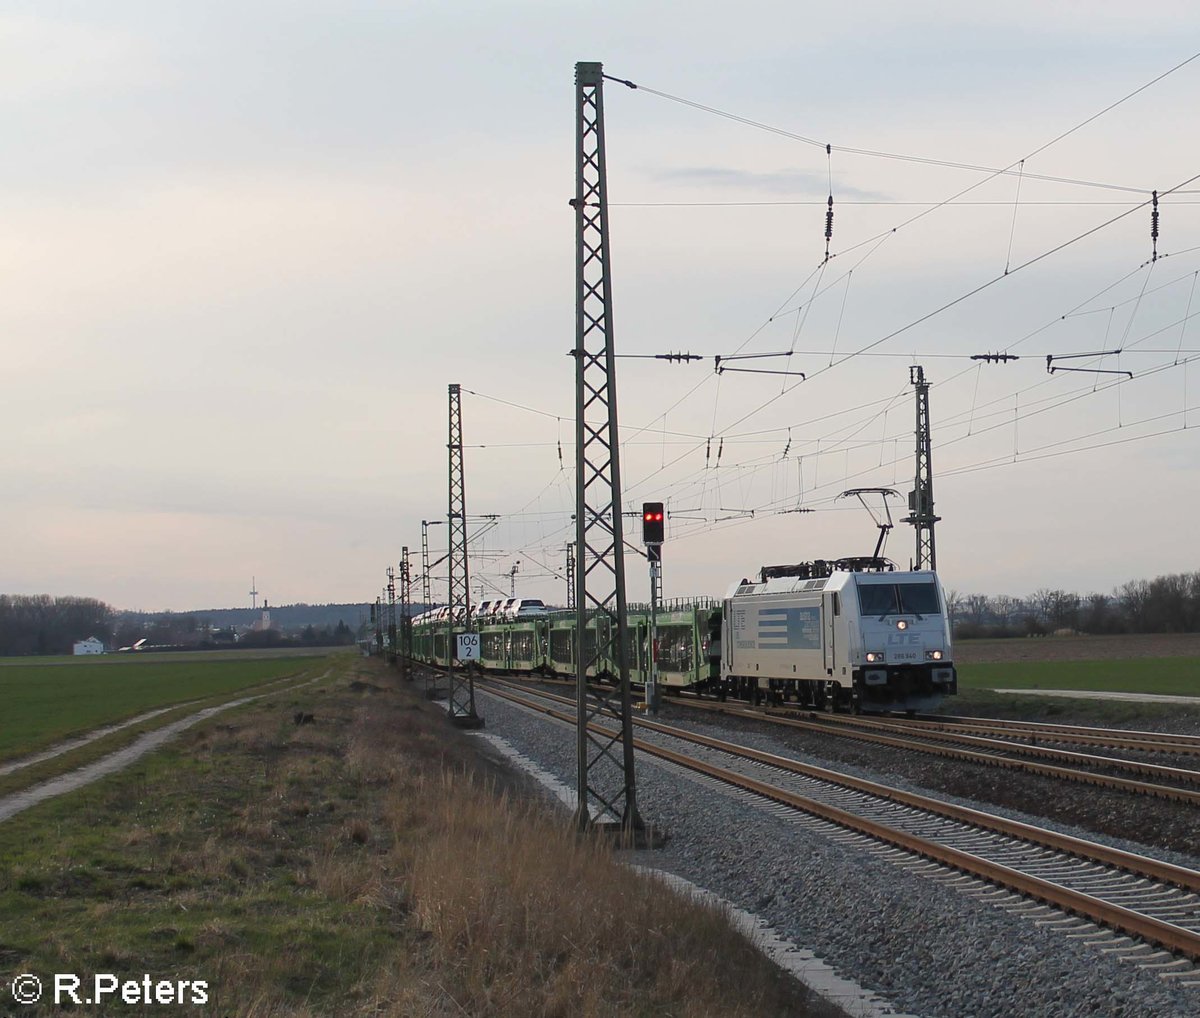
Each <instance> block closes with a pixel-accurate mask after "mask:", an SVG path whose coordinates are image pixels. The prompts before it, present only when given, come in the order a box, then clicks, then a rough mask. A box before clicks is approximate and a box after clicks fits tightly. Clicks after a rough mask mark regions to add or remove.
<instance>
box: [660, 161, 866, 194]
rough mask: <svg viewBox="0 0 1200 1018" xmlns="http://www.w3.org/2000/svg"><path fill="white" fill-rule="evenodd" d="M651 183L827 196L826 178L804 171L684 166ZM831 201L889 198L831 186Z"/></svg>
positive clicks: (843, 186) (836, 185)
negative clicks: (832, 188)
mask: <svg viewBox="0 0 1200 1018" xmlns="http://www.w3.org/2000/svg"><path fill="white" fill-rule="evenodd" d="M653 176H654V179H656V180H658V181H661V182H662V183H665V184H684V185H689V184H695V185H699V186H702V187H720V188H739V189H742V190H746V191H759V192H766V193H767V194H777V195H789V196H790V197H792V198H796V199H799V198H800V197H801V196H812V195H815V196H819V197H824V196H825V195H827V194H828V193H829V178H828V177H825V176H822V175H821V174H819V173H811V172H809V171H807V170H798V169H781V170H770V171H766V172H756V171H753V170H737V169H734V168H732V167H729V166H686V167H680V168H678V169H672V170H659V171H656V172H655V173H654V175H653ZM834 192H835V195H834V200H835V201H836V200H837V198H838V197H839V196H840V197H843V198H857V199H859V200H860V201H887V200H888V199H889V198H890V195H887V194H883V193H881V192H879V191H863V190H861V189H859V188H857V187H851V186H848V185H846V184H844V183H836V184H835V186H834Z"/></svg>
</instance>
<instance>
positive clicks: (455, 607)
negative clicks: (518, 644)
mask: <svg viewBox="0 0 1200 1018" xmlns="http://www.w3.org/2000/svg"><path fill="white" fill-rule="evenodd" d="M446 448H447V449H449V450H450V501H449V509H448V511H447V513H446V523H447V526H448V528H449V530H450V542H449V547H450V553H449V573H450V582H449V593H450V600H449V601H448V602H447V603H448V604H449V606H450V611H449V612H448V613H447V616H448V620H447V623H446V659H447V661H446V663H447V665H448V668H447V674H448V677H449V680H450V689H449V690H448V697H447V699H448V704H449V711H450V720H451V721H453V722H454V723H455V724H456V725H459V726H460V727H463V728H478V727H479V726H480V725H482V724H483V719H482V718H481V717H480V716H479V715H478V714H476V713H475V676H474V675H473V674H472V672H471V668H470V666H469V665H468V666H467V667H466V668H465V669H463V670H462V671H458V670H456V669H455V666H454V664H455V662H454V630H455V627H456V626H457V627H460V628H462V629H464V630H466V631H468V632H470V631H471V629H472V621H471V584H470V575H469V573H468V571H467V489H466V479H465V477H464V476H463V440H462V392H461V390H460V387H459V386H458V385H457V384H456V383H451V384H450V436H449V441H448V442H447V443H446Z"/></svg>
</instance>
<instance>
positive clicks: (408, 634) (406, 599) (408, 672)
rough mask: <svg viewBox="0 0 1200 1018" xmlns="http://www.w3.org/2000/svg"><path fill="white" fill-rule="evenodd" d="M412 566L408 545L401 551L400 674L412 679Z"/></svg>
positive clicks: (402, 676)
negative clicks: (409, 559)
mask: <svg viewBox="0 0 1200 1018" xmlns="http://www.w3.org/2000/svg"><path fill="white" fill-rule="evenodd" d="M411 659H412V566H411V565H410V564H409V561H408V545H407V544H406V545H405V546H404V548H403V549H402V550H401V552H400V676H401V678H403V679H406V680H411V679H412V665H411Z"/></svg>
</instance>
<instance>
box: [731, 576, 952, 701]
mask: <svg viewBox="0 0 1200 1018" xmlns="http://www.w3.org/2000/svg"><path fill="white" fill-rule="evenodd" d="M945 600H946V599H945V595H944V594H943V592H942V587H941V583H940V582H939V581H938V578H937V574H936V573H934V572H933V571H932V570H927V569H922V570H913V571H911V572H897V571H896V568H895V566H894V565H893V564H892V563H891V562H890V561H888V560H887V559H884V558H879V557H876V556H870V557H865V558H848V559H837V560H833V561H822V560H817V561H814V562H801V563H798V564H796V565H788V566H764V567H763V569H762V571H761V573H760V577H759V579H758V580H757V581H755V582H751V581H750V580H742V582H741V583H738V584H735V585H734V587H733V588H732V589H731V590H730V592H729V595H728V597H726V599H725V605H724V608H725V610H724V631H723V639H722V647H723V653H722V657H721V686H722V692H724V693H725V694H726V695H732V696H736V697H739V698H742V699H751V700H763V699H767V700H772V701H779V700H786V701H792V702H796V703H799V704H801V705H802V706H807V707H812V708H814V709H818V710H839V709H850V710H854V711H856V712H857V711H864V710H866V711H892V710H904V711H909V712H915V711H918V710H929V709H932V708H934V707H936V706H937V705H938V704H939V703H940V702H941V700H942V698H943V697H945V696H947V695H949V694H953V693H956V692H957V691H958V677H957V674H956V672H955V669H954V664H953V655H952V653H951V643H950V622H949V618H948V617H947V614H946V611H945Z"/></svg>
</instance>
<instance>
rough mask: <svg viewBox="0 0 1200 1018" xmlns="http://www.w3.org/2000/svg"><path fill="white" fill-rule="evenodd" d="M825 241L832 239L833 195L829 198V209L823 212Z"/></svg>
mask: <svg viewBox="0 0 1200 1018" xmlns="http://www.w3.org/2000/svg"><path fill="white" fill-rule="evenodd" d="M825 239H826V240H832V239H833V195H830V196H829V208H828V209H827V210H826V212H825Z"/></svg>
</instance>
